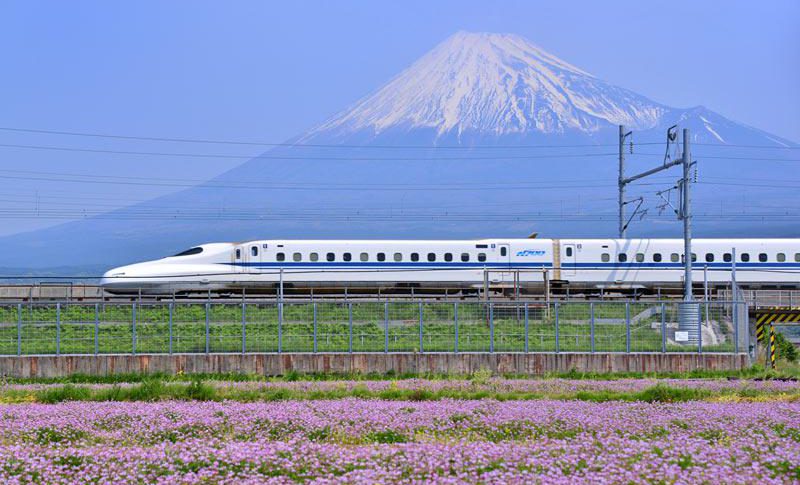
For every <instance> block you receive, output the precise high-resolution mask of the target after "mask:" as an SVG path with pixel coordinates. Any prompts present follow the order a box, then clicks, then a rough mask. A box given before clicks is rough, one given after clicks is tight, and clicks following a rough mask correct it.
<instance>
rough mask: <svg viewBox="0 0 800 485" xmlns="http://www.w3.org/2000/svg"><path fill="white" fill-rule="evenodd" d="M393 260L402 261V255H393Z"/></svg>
mask: <svg viewBox="0 0 800 485" xmlns="http://www.w3.org/2000/svg"><path fill="white" fill-rule="evenodd" d="M394 260H395V261H402V260H403V253H394Z"/></svg>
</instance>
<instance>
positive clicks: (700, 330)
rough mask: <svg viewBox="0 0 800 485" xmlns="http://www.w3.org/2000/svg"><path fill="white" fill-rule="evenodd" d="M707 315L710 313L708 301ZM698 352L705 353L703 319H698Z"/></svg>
mask: <svg viewBox="0 0 800 485" xmlns="http://www.w3.org/2000/svg"><path fill="white" fill-rule="evenodd" d="M706 315H708V303H706ZM697 353H698V354H702V353H703V319H702V318H698V319H697Z"/></svg>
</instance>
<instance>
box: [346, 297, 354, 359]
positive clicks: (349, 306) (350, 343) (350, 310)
mask: <svg viewBox="0 0 800 485" xmlns="http://www.w3.org/2000/svg"><path fill="white" fill-rule="evenodd" d="M347 315H348V317H347V318H348V321H349V322H350V333H349V338H348V341H347V351H348V352H349V353H351V354H352V353H353V304H352V303H348V304H347Z"/></svg>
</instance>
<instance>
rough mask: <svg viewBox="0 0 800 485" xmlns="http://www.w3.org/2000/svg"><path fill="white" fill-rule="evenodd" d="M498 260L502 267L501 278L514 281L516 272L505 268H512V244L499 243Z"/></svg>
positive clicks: (505, 280)
mask: <svg viewBox="0 0 800 485" xmlns="http://www.w3.org/2000/svg"><path fill="white" fill-rule="evenodd" d="M497 262H498V263H499V266H500V267H501V268H502V269H501V271H500V279H501V281H503V282H513V281H514V274H513V273H511V272H510V271H504V269H510V268H511V245H510V244H508V243H498V244H497Z"/></svg>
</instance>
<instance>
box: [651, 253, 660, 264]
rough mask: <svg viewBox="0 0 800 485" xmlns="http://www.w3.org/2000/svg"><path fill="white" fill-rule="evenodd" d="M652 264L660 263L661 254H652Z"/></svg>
mask: <svg viewBox="0 0 800 485" xmlns="http://www.w3.org/2000/svg"><path fill="white" fill-rule="evenodd" d="M653 262H656V263H660V262H661V253H653Z"/></svg>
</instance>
